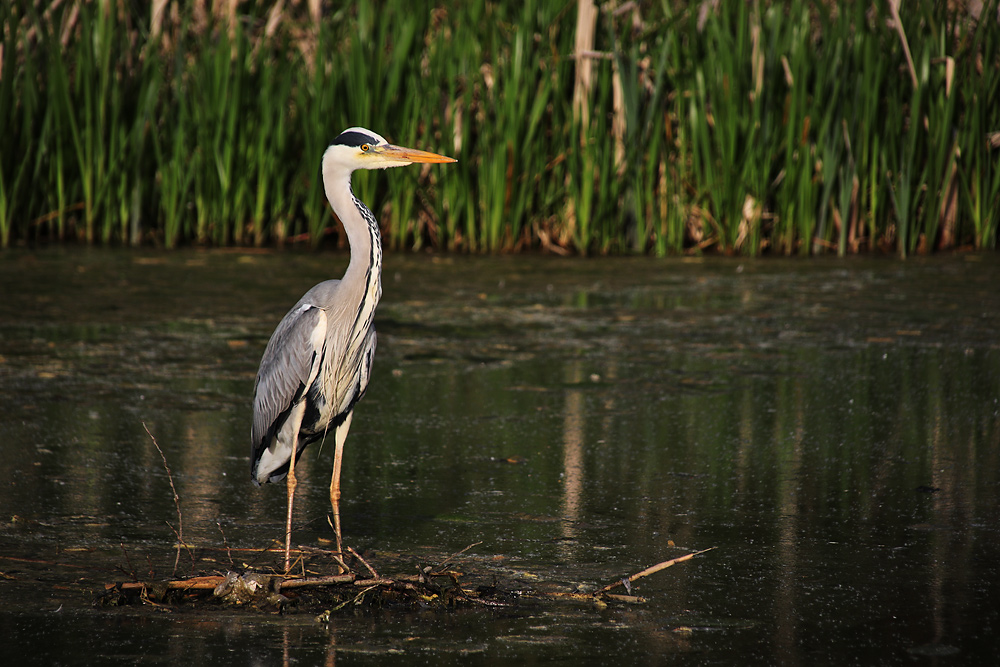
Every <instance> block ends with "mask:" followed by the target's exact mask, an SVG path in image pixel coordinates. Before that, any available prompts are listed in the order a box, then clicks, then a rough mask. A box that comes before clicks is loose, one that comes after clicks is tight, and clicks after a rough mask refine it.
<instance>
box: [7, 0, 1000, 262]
mask: <svg viewBox="0 0 1000 667" xmlns="http://www.w3.org/2000/svg"><path fill="white" fill-rule="evenodd" d="M64 4H66V5H67V6H63V5H56V6H55V7H49V8H47V9H46V11H45V12H42V11H40V10H36V9H35V8H34V6H33V5H29V6H28V7H27V8H25V7H24V6H23V5H24V3H20V4H19V3H14V4H13V5H11V4H7V5H4V7H3V8H2V9H0V21H2V24H3V26H2V27H3V33H2V34H3V62H2V68H0V122H2V123H3V126H4V127H6V128H14V131H12V132H8V133H7V135H6V137H5V139H4V140H3V147H2V148H3V150H2V151H0V244H2V245H3V246H4V247H6V246H7V245H9V244H11V243H24V242H34V241H41V240H46V239H67V240H80V241H84V242H88V243H116V244H139V243H153V244H162V245H164V246H167V247H173V246H175V245H179V244H191V243H196V244H210V245H265V244H272V243H273V244H279V245H280V244H283V243H285V242H287V241H288V240H290V239H291V240H294V241H296V242H302V241H307V242H308V243H310V244H311V245H313V246H317V245H319V244H321V243H323V242H324V239H326V238H328V237H334V238H336V239H337V242H338V243H340V244H343V237H342V236H341V234H340V233H339V232H337V229H338V226H337V223H336V221H335V220H334V218H333V216H332V215H331V213H330V211H329V207H328V206H327V205H326V202H325V197H324V196H323V188H322V183H321V181H320V179H319V162H320V159H321V156H322V153H323V150H324V149H325V147H326V145H327V143H328V142H329V141H330V139H331V138H332V137H334V136H336V134H337V133H338V132H340V131H341V130H342V129H344V128H345V127H348V126H350V125H363V126H366V127H370V128H371V129H373V130H375V131H377V132H379V133H381V134H383V135H385V136H386V137H387V138H388V139H389V140H390V141H393V142H396V143H400V144H404V145H413V146H417V147H420V148H424V149H427V150H432V151H437V152H442V153H445V154H449V155H453V156H454V157H456V158H458V160H459V162H458V163H456V164H452V165H448V166H446V167H431V168H413V169H410V170H398V171H394V172H393V174H392V175H391V177H390V178H386V177H384V176H381V175H380V174H377V173H361V174H358V175H357V176H356V178H355V181H354V189H355V193H356V194H357V195H358V197H359V198H361V199H362V200H364V201H366V202H367V203H368V204H369V205H370V207H371V208H372V210H373V211H374V212H375V213H376V215H378V216H379V218H380V220H382V224H383V225H384V231H385V239H386V244H387V245H388V246H389V247H392V248H395V249H420V248H432V249H442V250H444V249H447V250H453V251H466V252H512V251H522V250H532V249H545V250H550V251H556V252H571V253H578V254H606V253H621V252H638V253H645V252H649V253H653V254H656V255H665V254H671V253H681V252H688V253H692V252H700V251H702V250H703V249H706V248H712V249H715V250H716V251H720V252H725V253H739V254H747V255H756V254H760V253H762V252H774V253H783V254H792V253H796V254H819V253H824V252H833V251H835V252H837V253H839V254H847V253H854V252H862V251H872V250H879V251H885V252H894V253H896V254H898V255H900V256H907V255H910V254H913V253H921V252H929V251H933V250H935V249H938V248H950V247H956V246H969V247H975V248H994V247H995V246H996V241H997V233H998V228H1000V167H998V164H1000V147H998V144H1000V139H998V137H1000V134H998V133H1000V105H997V104H996V103H995V100H996V99H998V97H1000V55H998V54H1000V38H998V34H1000V30H998V26H997V25H996V23H995V21H994V22H993V23H990V21H989V20H988V19H987V18H984V19H983V20H981V21H976V20H974V19H973V18H972V17H971V16H970V15H969V12H968V11H966V8H965V7H964V6H963V5H962V3H957V4H956V3H940V2H934V1H933V0H916V1H915V2H913V3H905V6H903V7H901V10H900V11H901V16H900V26H899V27H901V29H902V30H898V29H897V26H896V25H895V20H894V18H893V17H892V16H890V14H889V11H888V9H887V8H886V6H885V5H884V3H874V4H872V3H861V2H851V3H838V4H833V3H826V2H817V1H807V0H786V1H785V2H780V3H779V2H765V1H763V0H750V1H747V2H731V3H729V2H727V3H720V4H719V6H718V7H717V8H716V9H714V10H713V11H710V12H708V14H706V15H705V16H701V15H700V13H699V10H700V9H701V3H694V4H693V5H691V4H690V3H680V2H676V3H674V2H666V3H661V4H656V5H648V4H646V3H639V4H638V5H636V6H635V7H632V8H630V6H626V7H625V9H624V11H620V12H617V13H616V12H614V11H612V10H611V9H610V8H602V9H601V12H600V15H599V17H598V21H597V29H596V32H595V35H594V48H595V51H597V53H596V54H588V55H586V56H581V57H588V58H593V60H592V61H591V62H592V65H593V73H594V74H593V83H592V89H591V92H590V95H589V98H588V100H587V102H586V104H587V113H586V114H584V115H583V116H581V114H580V113H579V112H578V111H577V110H575V109H574V108H573V102H572V100H573V92H574V75H575V71H576V63H577V62H578V60H577V58H576V57H575V55H574V40H575V30H576V3H573V2H566V3H551V2H541V1H540V0H535V1H531V2H526V3H521V4H520V5H514V4H511V3H460V2H444V3H432V2H429V1H425V2H422V3H417V4H416V5H414V3H412V2H404V1H403V0H386V1H385V2H382V3H380V4H379V6H378V7H377V8H376V7H373V6H372V5H371V4H370V3H356V4H351V5H348V6H346V7H343V8H340V9H338V10H337V11H334V12H333V13H330V14H328V15H327V16H325V17H324V18H323V20H322V21H320V22H319V23H318V24H315V23H313V22H312V21H311V20H309V19H308V17H307V16H305V15H299V14H296V13H295V11H299V12H300V13H301V12H303V11H304V10H303V9H302V8H299V10H295V11H293V10H292V9H289V8H285V11H286V13H287V12H291V13H290V14H287V15H283V16H282V18H281V21H280V22H279V24H278V30H277V31H276V32H275V33H274V34H273V35H272V36H268V35H267V34H266V33H265V25H267V20H268V18H269V17H270V12H271V10H272V9H273V8H274V5H273V4H269V3H263V4H260V5H254V6H252V7H250V6H248V7H246V8H245V11H246V12H247V13H245V14H242V15H240V16H239V17H237V18H238V20H237V21H236V23H235V24H234V25H232V26H229V24H228V23H227V22H225V21H222V20H218V21H208V22H207V23H206V22H201V23H198V21H197V20H196V18H195V17H193V16H186V15H183V12H182V15H181V16H180V17H179V20H178V21H177V22H176V23H173V22H171V21H172V20H173V19H168V21H167V24H166V25H165V28H164V36H163V38H161V39H158V40H153V39H150V38H149V35H150V34H152V31H151V28H150V25H151V24H150V22H151V17H150V16H149V15H148V8H147V7H141V8H137V7H136V6H133V5H128V4H127V3H119V2H114V1H113V0H107V1H105V2H87V3H80V4H79V5H78V6H79V13H78V15H77V14H73V12H72V11H71V7H70V6H69V5H70V4H71V3H64ZM241 9H242V8H241ZM996 9H997V0H989V1H988V2H987V3H986V4H985V6H984V7H983V9H982V11H981V16H982V17H991V16H995V15H996ZM64 39H65V46H64V45H63V40H64ZM904 39H905V43H906V45H907V46H908V47H909V50H910V53H911V54H912V57H913V75H912V77H911V74H910V69H909V65H908V63H907V61H906V58H905V55H904V48H903V44H904ZM616 100H617V101H616ZM584 118H586V120H584ZM331 230H332V231H333V233H332V234H331Z"/></svg>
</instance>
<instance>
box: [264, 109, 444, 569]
mask: <svg viewBox="0 0 1000 667" xmlns="http://www.w3.org/2000/svg"><path fill="white" fill-rule="evenodd" d="M455 161H456V160H455V159H453V158H450V157H445V156H444V155H438V154H436V153H428V152H426V151H420V150H416V149H412V148H403V147H401V146H393V145H392V144H389V143H388V142H387V141H386V140H385V139H383V138H382V137H381V136H379V135H378V134H376V133H374V132H372V131H371V130H366V129H364V128H361V127H352V128H349V129H347V130H344V131H343V132H342V133H341V134H340V135H339V136H338V137H337V138H336V139H334V140H333V143H332V144H331V145H330V146H329V147H328V148H327V149H326V152H324V153H323V160H322V176H323V187H324V189H325V191H326V197H327V199H328V200H329V201H330V206H331V207H333V211H334V213H336V214H337V217H338V218H340V221H341V222H342V223H343V224H344V229H345V231H346V232H347V240H348V242H349V243H350V247H351V259H350V263H349V264H348V266H347V271H346V272H345V273H344V277H343V278H342V279H340V280H327V281H324V282H321V283H319V284H318V285H316V286H315V287H313V288H312V289H310V290H309V291H308V292H306V293H305V295H304V296H303V297H302V298H301V299H299V301H298V303H296V304H295V305H294V306H292V309H291V310H289V311H288V314H287V315H285V317H284V318H282V320H281V322H280V323H278V326H277V328H276V329H275V330H274V333H273V334H271V339H270V340H269V341H268V343H267V348H266V349H265V350H264V356H263V357H262V358H261V360H260V369H259V370H258V371H257V380H256V382H255V384H254V399H253V428H252V430H251V438H252V441H253V444H252V447H251V450H250V472H251V477H252V479H253V481H254V483H256V484H257V485H258V486H259V485H261V484H265V483H267V482H279V481H281V480H282V479H285V478H286V477H287V494H288V514H287V517H286V521H285V571H286V572H287V571H288V570H289V568H290V552H291V532H292V502H293V500H294V496H295V486H296V478H295V462H296V460H297V459H298V458H299V456H301V455H302V452H303V450H304V449H305V447H306V446H307V445H308V444H310V443H312V442H316V441H317V440H322V439H325V438H326V436H327V435H328V434H329V435H332V436H333V440H334V453H333V474H332V475H331V477H330V506H331V508H332V510H333V528H334V533H336V539H337V551H338V552H341V550H342V548H343V547H342V544H341V536H340V468H341V460H342V457H343V452H344V441H345V440H346V439H347V431H348V429H350V427H351V417H352V415H353V411H354V406H355V404H356V403H357V402H358V401H359V400H360V399H361V397H362V396H364V394H365V390H366V389H367V387H368V379H369V377H370V376H371V368H372V358H373V357H374V356H375V328H374V327H373V326H372V318H373V316H374V314H375V307H376V306H377V305H378V302H379V298H380V297H381V296H382V281H381V277H382V239H381V235H380V233H379V226H378V221H377V220H376V219H375V216H374V215H372V212H371V211H370V210H368V207H367V206H365V205H364V203H362V202H361V201H360V200H358V198H357V197H355V196H354V193H353V191H352V190H351V172H353V171H354V170H356V169H385V168H387V167H403V166H406V165H409V164H413V163H415V162H455ZM292 452H295V455H294V456H293V455H292Z"/></svg>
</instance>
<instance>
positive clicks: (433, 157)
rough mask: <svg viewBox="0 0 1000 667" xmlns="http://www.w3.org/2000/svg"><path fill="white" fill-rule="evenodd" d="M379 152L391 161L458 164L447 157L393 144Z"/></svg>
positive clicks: (380, 149) (383, 147) (453, 159)
mask: <svg viewBox="0 0 1000 667" xmlns="http://www.w3.org/2000/svg"><path fill="white" fill-rule="evenodd" d="M378 152H379V154H380V155H382V157H385V158H388V159H390V160H401V161H402V160H405V161H408V162H458V160H456V159H455V158H453V157H448V156H447V155H438V154H437V153H428V152H427V151H420V150H417V149H416V148H404V147H403V146H393V145H392V144H387V145H385V146H382V147H381V148H379V151H378Z"/></svg>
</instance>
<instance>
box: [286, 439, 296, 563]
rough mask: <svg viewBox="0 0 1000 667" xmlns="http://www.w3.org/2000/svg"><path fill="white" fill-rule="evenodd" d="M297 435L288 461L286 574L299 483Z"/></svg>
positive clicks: (289, 560) (289, 559) (289, 561)
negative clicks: (296, 475) (296, 471)
mask: <svg viewBox="0 0 1000 667" xmlns="http://www.w3.org/2000/svg"><path fill="white" fill-rule="evenodd" d="M298 440H299V439H298V437H296V438H295V439H294V440H293V442H292V458H291V459H289V461H288V477H287V478H286V482H287V487H288V517H287V518H286V519H285V574H288V571H289V570H290V569H291V568H292V562H291V552H292V501H293V500H294V499H295V486H296V484H297V483H298V482H297V481H296V479H295V450H296V449H297V448H298V445H299V442H298Z"/></svg>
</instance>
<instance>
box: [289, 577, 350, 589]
mask: <svg viewBox="0 0 1000 667" xmlns="http://www.w3.org/2000/svg"><path fill="white" fill-rule="evenodd" d="M353 581H354V575H353V574H331V575H330V576H328V577H310V578H308V579H286V580H285V581H283V582H281V590H285V589H286V588H308V587H309V586H331V585H334V584H350V583H352V582H353Z"/></svg>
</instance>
